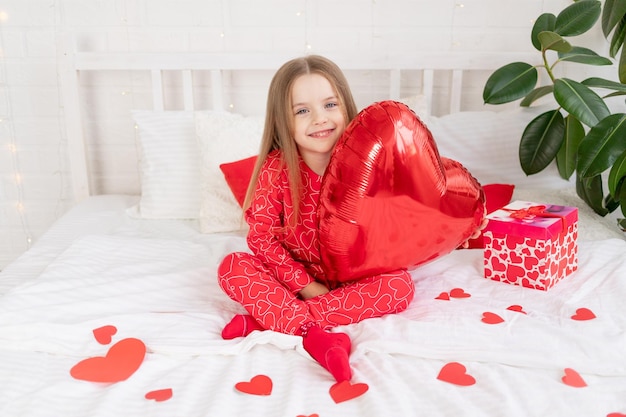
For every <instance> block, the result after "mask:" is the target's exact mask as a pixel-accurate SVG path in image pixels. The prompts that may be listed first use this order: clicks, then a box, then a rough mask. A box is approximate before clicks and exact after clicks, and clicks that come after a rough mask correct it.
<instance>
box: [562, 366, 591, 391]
mask: <svg viewBox="0 0 626 417" xmlns="http://www.w3.org/2000/svg"><path fill="white" fill-rule="evenodd" d="M564 371H565V375H564V376H563V378H561V380H562V381H563V383H564V384H565V385H569V386H570V387H575V388H582V387H586V386H587V383H586V382H585V380H584V379H583V378H582V377H581V376H580V374H579V373H578V372H576V371H575V370H573V369H572V368H565V370H564Z"/></svg>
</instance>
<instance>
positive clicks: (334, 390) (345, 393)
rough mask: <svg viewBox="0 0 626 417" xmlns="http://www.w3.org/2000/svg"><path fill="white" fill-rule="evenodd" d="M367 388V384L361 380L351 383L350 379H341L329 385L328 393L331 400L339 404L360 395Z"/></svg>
mask: <svg viewBox="0 0 626 417" xmlns="http://www.w3.org/2000/svg"><path fill="white" fill-rule="evenodd" d="M368 389H369V386H368V385H367V384H364V383H361V382H358V383H355V384H353V383H351V382H350V381H342V382H338V383H336V384H335V385H333V386H332V387H330V390H329V393H330V396H331V398H332V399H333V401H334V402H335V403H337V404H339V403H342V402H344V401H349V400H352V399H354V398H357V397H360V396H361V395H363V394H365V393H366V392H367V390H368Z"/></svg>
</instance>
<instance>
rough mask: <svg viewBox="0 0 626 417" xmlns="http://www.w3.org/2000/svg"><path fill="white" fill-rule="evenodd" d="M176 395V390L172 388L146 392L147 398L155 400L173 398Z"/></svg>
mask: <svg viewBox="0 0 626 417" xmlns="http://www.w3.org/2000/svg"><path fill="white" fill-rule="evenodd" d="M172 395H174V391H172V389H171V388H165V389H159V390H155V391H150V392H149V393H147V394H146V396H145V397H146V400H154V401H156V402H161V401H167V400H169V399H170V398H172Z"/></svg>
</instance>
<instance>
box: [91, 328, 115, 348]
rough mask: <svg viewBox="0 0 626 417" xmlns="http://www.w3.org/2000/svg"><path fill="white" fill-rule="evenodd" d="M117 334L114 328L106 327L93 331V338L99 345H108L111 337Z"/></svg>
mask: <svg viewBox="0 0 626 417" xmlns="http://www.w3.org/2000/svg"><path fill="white" fill-rule="evenodd" d="M115 333H117V328H116V327H115V326H111V325H107V326H102V327H98V328H97V329H93V336H94V337H95V338H96V340H97V341H98V343H100V344H101V345H108V344H109V343H111V340H112V339H113V336H114V335H115Z"/></svg>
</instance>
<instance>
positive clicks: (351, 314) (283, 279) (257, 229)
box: [218, 151, 415, 334]
mask: <svg viewBox="0 0 626 417" xmlns="http://www.w3.org/2000/svg"><path fill="white" fill-rule="evenodd" d="M300 169H301V171H302V182H303V184H304V190H303V196H302V200H301V203H300V221H299V222H298V223H297V225H296V227H295V228H292V229H289V230H286V229H285V228H284V227H283V225H284V224H288V222H289V219H290V218H291V216H292V215H293V205H292V200H291V195H290V193H289V192H287V190H288V189H289V183H288V179H287V173H286V169H285V168H283V167H282V166H281V162H280V157H279V153H278V152H277V151H274V152H272V153H271V154H270V155H269V156H268V158H267V160H266V161H265V164H264V166H263V168H262V170H261V172H260V175H259V180H258V183H257V189H256V192H255V196H254V198H253V201H252V202H251V205H250V208H249V209H248V210H246V213H245V218H246V221H247V222H248V224H249V226H250V231H249V233H248V246H249V247H250V249H251V251H252V254H250V253H247V252H237V253H232V254H229V255H227V256H226V257H225V258H224V260H223V261H222V263H221V264H220V266H219V268H218V280H219V284H220V286H221V287H222V289H223V290H224V291H225V292H226V294H227V295H228V296H229V297H230V298H232V299H233V300H235V301H237V302H239V303H240V304H241V305H243V306H244V308H245V309H246V310H247V311H248V312H249V313H250V314H251V315H252V316H253V317H254V318H255V319H256V320H257V321H258V322H259V323H260V324H261V325H262V326H263V327H264V328H266V329H270V330H275V331H279V332H282V333H289V334H294V333H296V332H297V331H298V330H299V329H300V327H301V326H302V325H303V324H305V323H309V322H316V323H318V324H319V325H320V326H321V327H322V328H330V327H334V326H338V325H343V324H350V323H357V322H359V321H361V320H364V319H367V318H372V317H380V316H382V315H384V314H388V313H396V312H399V311H402V310H404V309H406V308H407V307H408V305H409V303H410V302H411V300H412V298H413V294H414V290H415V289H414V285H413V280H412V278H411V276H410V274H409V273H408V272H407V271H406V270H397V271H392V272H389V273H385V274H380V275H376V276H373V277H366V278H363V279H360V280H358V281H354V282H350V283H340V282H329V281H328V280H327V279H326V277H325V275H324V272H323V269H322V266H321V260H320V254H319V242H318V230H317V204H318V201H319V195H320V186H321V177H320V176H319V175H317V174H316V173H315V172H313V171H311V170H310V168H308V166H307V165H306V164H305V163H304V162H303V161H300ZM313 281H318V282H321V283H323V284H324V285H326V286H327V287H328V288H329V289H330V290H331V291H330V292H329V293H327V294H324V295H321V296H318V297H315V298H312V299H310V300H302V299H301V298H300V297H298V293H299V292H300V290H302V289H303V288H304V287H306V286H307V285H308V284H310V283H311V282H313Z"/></svg>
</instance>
